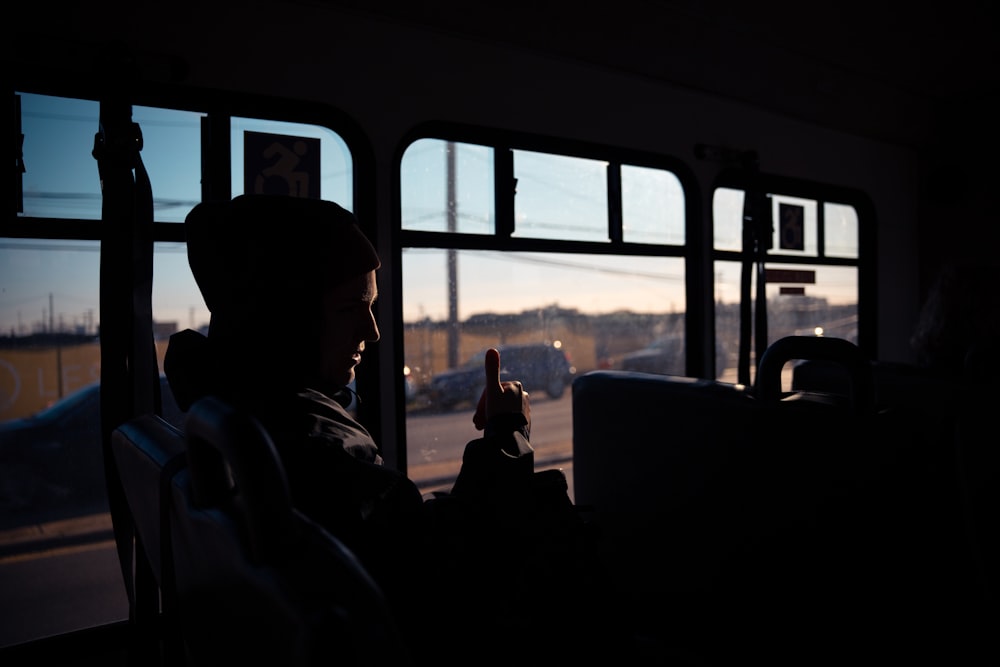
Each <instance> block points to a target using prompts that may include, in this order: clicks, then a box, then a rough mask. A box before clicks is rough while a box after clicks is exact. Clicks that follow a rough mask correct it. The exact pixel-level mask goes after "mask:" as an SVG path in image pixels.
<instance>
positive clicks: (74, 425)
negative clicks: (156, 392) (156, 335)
mask: <svg viewBox="0 0 1000 667" xmlns="http://www.w3.org/2000/svg"><path fill="white" fill-rule="evenodd" d="M160 388H161V393H162V407H163V411H162V414H163V416H164V418H165V419H166V420H167V421H169V422H170V423H172V424H174V425H175V426H177V427H178V428H182V427H183V425H184V418H185V416H186V415H185V413H184V412H181V410H180V408H179V407H178V406H177V403H176V401H174V398H173V394H172V393H171V392H170V386H169V385H168V384H167V380H166V377H165V376H160ZM106 494H107V491H106V486H105V477H104V454H103V449H102V443H101V385H100V383H99V382H96V383H94V384H90V385H88V386H86V387H83V388H82V389H79V390H78V391H75V392H73V393H72V394H69V395H68V396H65V397H64V398H62V399H60V400H58V401H56V402H55V403H53V404H52V405H51V406H49V407H47V408H45V409H44V410H40V411H39V412H37V413H35V414H33V415H31V416H28V417H22V418H19V419H11V420H8V421H5V422H0V528H3V527H10V526H9V525H7V524H9V523H11V522H15V523H16V522H17V521H23V520H24V519H25V517H24V516H23V510H25V509H26V508H32V510H33V511H37V510H42V511H44V512H49V513H52V515H53V516H55V517H58V516H62V513H80V512H87V511H89V510H92V509H94V508H96V507H98V506H101V505H104V504H106V502H107V495H106ZM67 515H68V514H67ZM49 518H51V517H49Z"/></svg>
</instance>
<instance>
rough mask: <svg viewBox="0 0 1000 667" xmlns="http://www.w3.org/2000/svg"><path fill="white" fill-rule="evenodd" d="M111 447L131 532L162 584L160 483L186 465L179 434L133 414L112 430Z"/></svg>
mask: <svg viewBox="0 0 1000 667" xmlns="http://www.w3.org/2000/svg"><path fill="white" fill-rule="evenodd" d="M111 448H112V452H113V453H114V457H115V463H116V465H117V466H118V473H119V476H120V478H121V481H122V487H123V488H124V490H125V498H126V500H127V501H128V505H129V509H130V510H131V512H132V518H133V520H134V522H135V531H136V535H137V537H138V539H139V540H140V542H141V544H142V546H143V550H144V551H145V552H146V556H147V558H148V561H149V565H150V566H151V568H152V571H153V576H154V577H155V578H156V582H157V584H159V585H160V586H161V587H162V586H163V585H164V581H163V578H164V572H163V570H164V567H163V566H164V561H165V557H164V555H163V551H164V549H167V550H169V544H165V543H164V541H165V540H166V539H168V538H167V536H166V535H165V533H164V530H166V529H169V526H167V525H164V521H163V519H164V514H163V512H164V510H165V509H166V508H165V507H164V506H163V503H162V502H161V500H162V498H164V497H169V496H165V493H166V491H165V489H164V488H163V486H162V485H163V484H169V482H170V479H171V478H172V477H173V475H174V474H176V473H177V472H178V471H179V470H180V469H181V468H183V467H184V466H186V465H187V455H186V449H185V446H184V436H183V434H182V433H181V432H180V431H179V430H178V429H177V428H176V427H174V426H173V425H171V424H170V423H168V422H167V421H166V420H164V419H163V418H162V417H158V416H156V415H152V414H148V415H142V416H139V417H136V418H135V419H132V420H130V421H128V422H125V423H124V424H122V425H121V426H119V427H118V428H117V429H115V431H114V432H113V433H112V436H111Z"/></svg>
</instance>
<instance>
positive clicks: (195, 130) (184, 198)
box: [132, 106, 204, 222]
mask: <svg viewBox="0 0 1000 667" xmlns="http://www.w3.org/2000/svg"><path fill="white" fill-rule="evenodd" d="M203 116H204V114H200V113H194V112H191V111H177V110H176V109H157V108H153V107H142V106H136V107H134V108H133V109H132V120H133V121H134V122H136V123H138V124H139V129H140V130H141V131H142V144H143V147H142V153H141V157H142V164H143V166H144V167H145V168H146V173H147V174H148V175H149V181H150V183H151V185H152V188H153V219H154V220H156V221H158V222H184V218H186V217H187V214H188V213H190V211H191V209H192V208H194V207H195V206H196V205H197V204H198V202H200V201H201V119H202V117H203Z"/></svg>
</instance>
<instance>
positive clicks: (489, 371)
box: [486, 347, 500, 387]
mask: <svg viewBox="0 0 1000 667" xmlns="http://www.w3.org/2000/svg"><path fill="white" fill-rule="evenodd" d="M486 386H487V387H498V386H500V352H498V351H497V350H496V348H492V347H491V348H490V349H488V350H486Z"/></svg>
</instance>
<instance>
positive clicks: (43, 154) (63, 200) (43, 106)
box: [21, 93, 101, 220]
mask: <svg viewBox="0 0 1000 667" xmlns="http://www.w3.org/2000/svg"><path fill="white" fill-rule="evenodd" d="M99 119H100V104H98V103H97V102H94V101H90V100H76V99H69V98H65V97H53V96H49V95H35V94H30V93H22V94H21V132H22V133H23V134H24V141H23V144H22V153H23V163H24V173H23V174H22V179H23V181H22V182H23V186H22V187H23V192H24V215H25V216H30V217H38V218H79V219H82V220H100V219H101V177H100V175H99V174H98V171H97V161H96V160H95V159H94V157H93V154H92V153H93V150H94V135H95V134H96V133H97V131H98V129H99Z"/></svg>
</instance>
